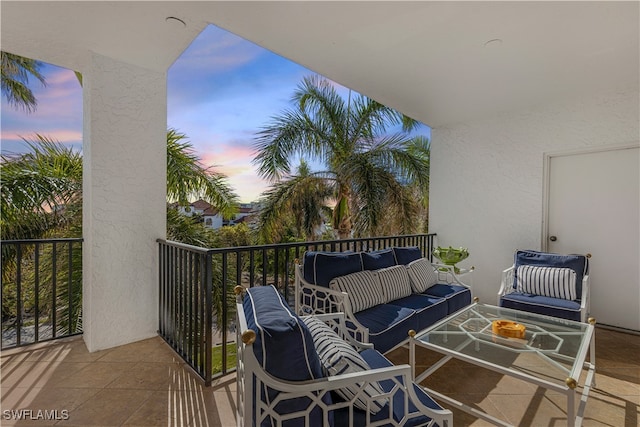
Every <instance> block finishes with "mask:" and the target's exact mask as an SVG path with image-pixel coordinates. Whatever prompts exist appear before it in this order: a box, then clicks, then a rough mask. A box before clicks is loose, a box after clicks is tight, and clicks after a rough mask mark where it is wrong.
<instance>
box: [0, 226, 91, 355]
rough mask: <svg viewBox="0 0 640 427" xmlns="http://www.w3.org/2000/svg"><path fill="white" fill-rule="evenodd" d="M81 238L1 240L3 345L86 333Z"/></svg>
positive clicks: (8, 345) (9, 346) (4, 346)
mask: <svg viewBox="0 0 640 427" xmlns="http://www.w3.org/2000/svg"><path fill="white" fill-rule="evenodd" d="M82 241H83V239H82V238H68V239H35V240H3V241H2V242H0V246H1V248H2V249H1V250H2V277H1V279H0V288H1V289H2V298H1V300H2V343H1V348H3V349H6V348H11V347H19V346H23V345H28V344H34V343H37V342H41V341H48V340H52V339H56V338H64V337H68V336H71V335H78V334H81V333H82Z"/></svg>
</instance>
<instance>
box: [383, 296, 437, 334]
mask: <svg viewBox="0 0 640 427" xmlns="http://www.w3.org/2000/svg"><path fill="white" fill-rule="evenodd" d="M391 304H393V305H397V306H400V307H405V308H409V309H412V310H415V311H416V314H415V317H416V323H417V329H416V331H419V330H421V329H425V328H426V327H428V326H431V325H433V324H434V323H436V322H437V321H438V320H441V319H443V318H444V317H446V316H447V310H448V304H447V300H446V299H445V298H440V297H434V296H430V295H420V294H411V295H409V296H407V297H404V298H401V299H397V300H395V301H391Z"/></svg>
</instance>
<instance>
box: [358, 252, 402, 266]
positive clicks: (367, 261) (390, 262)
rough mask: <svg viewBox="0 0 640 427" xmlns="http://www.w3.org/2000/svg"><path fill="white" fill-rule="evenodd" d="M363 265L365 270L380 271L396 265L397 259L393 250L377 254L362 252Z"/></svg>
mask: <svg viewBox="0 0 640 427" xmlns="http://www.w3.org/2000/svg"><path fill="white" fill-rule="evenodd" d="M362 265H363V266H364V269H365V270H379V269H381V268H386V267H391V266H394V265H396V257H395V256H394V255H393V249H391V248H389V249H383V250H380V251H375V252H362Z"/></svg>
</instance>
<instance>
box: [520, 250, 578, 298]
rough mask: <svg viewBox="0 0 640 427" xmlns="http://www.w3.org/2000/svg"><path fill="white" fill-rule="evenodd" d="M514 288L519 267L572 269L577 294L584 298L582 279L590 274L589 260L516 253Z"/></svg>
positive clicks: (558, 255) (535, 252)
mask: <svg viewBox="0 0 640 427" xmlns="http://www.w3.org/2000/svg"><path fill="white" fill-rule="evenodd" d="M514 258H515V259H514V266H515V271H514V273H515V274H514V278H513V287H514V288H517V286H518V267H519V266H521V265H536V266H541V267H560V268H570V269H572V270H573V271H575V272H576V294H577V298H578V299H580V298H582V279H583V278H584V276H585V275H587V274H589V260H588V258H587V257H586V256H584V255H561V254H554V253H550V252H539V251H530V250H519V251H516V254H515V256H514Z"/></svg>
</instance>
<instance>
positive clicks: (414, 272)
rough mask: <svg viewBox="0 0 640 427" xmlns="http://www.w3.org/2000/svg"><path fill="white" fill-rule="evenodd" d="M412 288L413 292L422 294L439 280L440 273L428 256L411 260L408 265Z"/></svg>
mask: <svg viewBox="0 0 640 427" xmlns="http://www.w3.org/2000/svg"><path fill="white" fill-rule="evenodd" d="M407 270H408V273H409V278H410V279H411V288H412V289H413V292H415V293H417V294H421V293H423V292H424V291H426V290H427V289H428V288H430V287H431V286H433V285H435V284H436V283H437V282H438V273H436V271H435V269H434V268H433V265H431V263H430V262H429V260H427V259H426V258H420V259H417V260H415V261H411V262H410V263H409V264H408V265H407Z"/></svg>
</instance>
